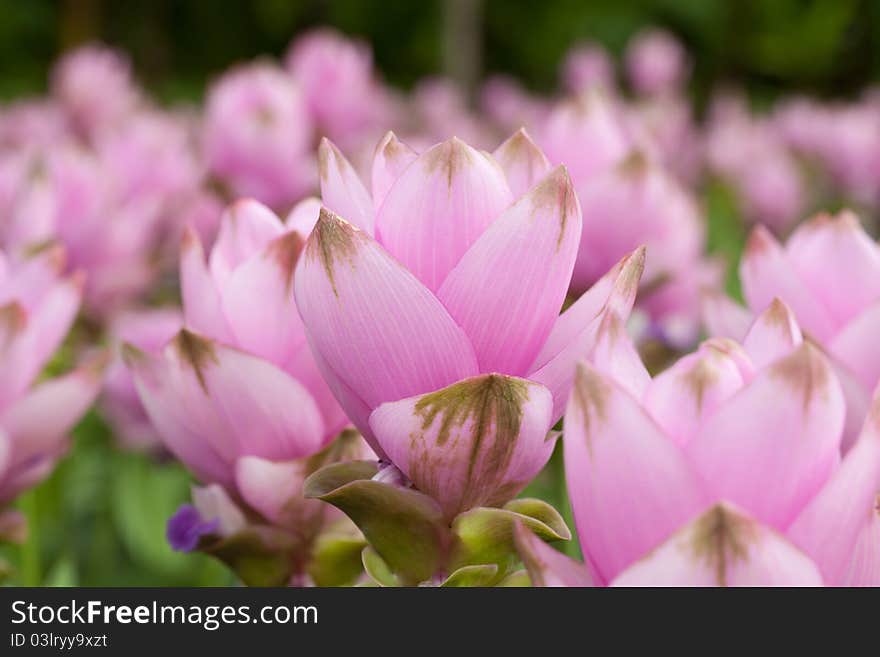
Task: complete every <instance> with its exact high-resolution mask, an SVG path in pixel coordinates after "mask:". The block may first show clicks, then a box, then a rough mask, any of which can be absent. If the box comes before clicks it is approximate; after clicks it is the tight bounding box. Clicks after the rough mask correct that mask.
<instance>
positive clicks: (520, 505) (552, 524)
mask: <svg viewBox="0 0 880 657" xmlns="http://www.w3.org/2000/svg"><path fill="white" fill-rule="evenodd" d="M504 508H505V509H507V510H508V511H513V512H514V513H519V514H520V515H523V516H528V517H529V518H534V519H535V520H537V521H538V522H540V523H542V524H543V525H544V526H545V527H547V528H548V529H549V530H550V531H551V532H552V534H551V536H550V537H549V539H550V540H563V541H568V540H571V530H569V528H568V525H566V524H565V520H563V519H562V515H560V513H559V511H557V510H556V509H554V508H553V507H552V506H551V505H549V504H547V502H545V501H544V500H538V499H534V498H520V499H517V500H511V501H510V502H508V503H507V504H505V505H504ZM534 531H536V533H538V531H537V530H534ZM541 531H544V530H543V529H542V530H541Z"/></svg>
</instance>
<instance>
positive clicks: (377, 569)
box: [361, 545, 400, 586]
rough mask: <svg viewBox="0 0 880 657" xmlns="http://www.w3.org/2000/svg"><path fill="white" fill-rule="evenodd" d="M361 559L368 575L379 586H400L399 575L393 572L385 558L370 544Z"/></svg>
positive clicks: (362, 553)
mask: <svg viewBox="0 0 880 657" xmlns="http://www.w3.org/2000/svg"><path fill="white" fill-rule="evenodd" d="M361 560H362V562H363V564H364V570H365V571H366V572H367V575H369V576H370V578H372V580H373V581H374V582H376V584H378V585H379V586H400V580H399V579H398V578H397V575H395V574H394V573H392V572H391V568H390V567H389V566H388V564H387V563H385V560H384V559H383V558H382V557H380V556H379V553H378V552H376V551H375V550H374V549H373V548H371V547H370V546H369V545H368V546H366V547H365V548H364V549H363V552H361Z"/></svg>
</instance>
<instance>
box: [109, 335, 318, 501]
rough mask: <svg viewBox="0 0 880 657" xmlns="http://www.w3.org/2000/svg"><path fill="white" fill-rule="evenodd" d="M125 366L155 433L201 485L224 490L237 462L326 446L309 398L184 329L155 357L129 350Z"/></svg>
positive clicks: (276, 373)
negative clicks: (214, 485) (209, 483)
mask: <svg viewBox="0 0 880 657" xmlns="http://www.w3.org/2000/svg"><path fill="white" fill-rule="evenodd" d="M126 362H127V364H128V366H129V368H131V369H132V371H133V373H134V378H135V384H136V386H137V389H138V393H139V395H140V398H141V402H142V403H143V405H144V408H145V409H146V411H147V414H148V415H149V416H150V419H151V420H152V422H153V424H154V426H155V427H156V430H157V431H158V433H159V434H160V435H161V436H162V439H163V440H164V441H165V443H166V445H167V446H168V448H169V449H170V450H171V451H172V452H174V453H175V455H177V456H178V458H180V459H181V460H182V461H183V462H184V463H185V464H186V465H187V467H189V468H190V469H192V470H193V472H194V473H195V474H196V476H197V477H199V478H200V479H202V480H204V481H216V482H218V483H221V484H223V485H230V484H231V483H232V481H231V480H232V468H233V466H234V463H235V461H236V460H237V459H238V458H239V457H241V456H247V455H252V456H260V457H263V458H267V459H271V460H289V459H295V458H300V457H302V456H307V455H309V454H313V453H314V452H316V451H318V449H320V448H321V447H322V446H323V444H324V426H323V422H322V421H321V415H320V412H319V411H318V408H317V406H316V404H315V402H314V400H313V399H312V397H311V395H309V393H308V391H307V390H306V389H305V388H303V386H302V385H301V384H300V383H299V382H297V381H296V380H294V379H293V378H291V377H290V376H288V375H287V374H286V373H284V372H283V371H281V370H280V369H278V368H277V367H275V366H274V365H272V364H271V363H269V362H267V361H265V360H262V359H260V358H257V357H255V356H251V355H249V354H246V353H243V352H240V351H238V350H236V349H231V348H229V347H224V346H222V345H220V344H218V343H216V342H213V341H211V340H208V339H206V338H203V337H201V336H199V335H196V334H194V333H191V332H189V331H187V330H182V331H181V332H180V333H178V335H177V337H175V338H174V339H173V340H172V341H171V342H170V343H169V345H168V346H167V347H166V348H165V350H164V353H163V355H162V356H161V357H152V356H149V355H148V354H145V353H143V352H136V351H133V350H132V349H130V348H129V349H128V350H127V354H126Z"/></svg>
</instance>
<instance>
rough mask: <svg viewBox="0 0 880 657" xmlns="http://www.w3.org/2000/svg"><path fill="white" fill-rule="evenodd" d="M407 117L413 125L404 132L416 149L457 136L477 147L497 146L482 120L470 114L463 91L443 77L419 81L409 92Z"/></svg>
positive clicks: (493, 136) (491, 133)
mask: <svg viewBox="0 0 880 657" xmlns="http://www.w3.org/2000/svg"><path fill="white" fill-rule="evenodd" d="M408 114H409V115H414V116H415V117H416V119H415V125H414V126H405V129H406V130H407V134H411V135H412V137H411V138H410V142H411V143H413V144H414V145H416V146H418V147H419V148H425V149H427V148H428V147H429V146H431V145H432V144H434V143H436V142H437V141H438V140H440V139H445V138H446V137H447V136H448V135H460V136H461V139H462V140H464V141H465V142H467V143H469V144H474V146H475V147H480V148H491V146H492V145H493V144H495V143H497V140H496V139H495V135H494V134H493V132H492V130H491V128H490V127H489V126H488V125H487V124H486V123H485V122H484V121H483V120H482V117H480V116H477V115H476V114H474V113H473V112H471V110H470V107H469V106H468V101H467V98H466V97H465V94H464V92H463V90H462V89H460V88H459V86H458V85H457V84H456V83H455V82H453V81H452V80H448V79H446V78H441V77H434V78H425V79H423V80H421V81H420V82H419V83H418V85H416V88H415V89H414V90H413V93H412V98H411V101H410V108H409V110H408Z"/></svg>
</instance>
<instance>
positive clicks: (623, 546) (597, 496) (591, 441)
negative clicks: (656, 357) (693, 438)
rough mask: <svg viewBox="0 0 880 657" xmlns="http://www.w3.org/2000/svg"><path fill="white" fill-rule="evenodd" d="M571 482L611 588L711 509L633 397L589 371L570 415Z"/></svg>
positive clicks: (580, 521)
mask: <svg viewBox="0 0 880 657" xmlns="http://www.w3.org/2000/svg"><path fill="white" fill-rule="evenodd" d="M564 434H565V435H564V438H563V446H564V448H565V474H566V480H567V481H568V491H569V497H570V499H571V505H572V510H573V511H574V518H575V524H576V525H577V531H578V535H579V536H580V539H581V549H582V550H583V551H584V555H585V558H587V559H588V560H589V561H590V563H592V564H594V565H595V567H596V570H597V575H598V577H599V578H600V579H601V581H603V582H608V581H610V580H611V579H613V578H614V577H615V576H617V574H618V573H619V572H620V571H621V570H623V569H624V568H626V567H627V566H629V565H630V564H631V563H632V562H634V561H635V560H636V559H638V558H639V557H641V556H642V555H644V554H645V553H647V552H648V551H649V550H651V549H653V548H654V547H655V546H657V545H659V544H660V542H661V541H663V540H664V539H665V538H666V537H667V536H669V534H671V533H672V532H673V531H674V530H675V529H676V528H677V527H680V526H681V525H682V524H683V523H685V522H686V521H687V520H688V519H689V518H691V517H693V516H694V515H695V514H696V513H698V512H699V511H701V510H702V509H704V508H705V506H706V503H707V498H706V495H705V494H704V492H703V488H702V483H701V482H700V480H699V478H698V477H697V475H696V474H695V473H694V471H693V470H692V469H691V467H690V466H689V465H688V463H687V462H686V460H685V459H684V456H683V455H682V454H681V452H680V451H679V449H678V448H677V447H676V446H675V445H674V444H673V443H672V441H671V440H670V439H669V438H668V437H667V436H666V435H664V434H663V432H662V431H661V430H660V428H659V427H658V426H657V425H656V424H655V423H654V421H653V420H652V419H651V418H650V417H648V415H647V414H646V413H645V411H644V410H643V409H642V408H641V407H640V406H639V404H638V402H637V401H636V400H635V399H633V398H632V397H631V396H630V395H629V394H628V393H627V392H626V391H624V390H623V389H622V388H620V387H619V386H618V385H617V384H616V383H614V382H613V381H612V380H610V379H609V378H608V377H606V376H604V375H603V374H601V373H599V372H598V371H597V370H595V369H593V368H592V367H591V366H590V365H588V364H586V363H582V364H580V365H579V366H578V368H577V375H576V377H575V383H574V389H573V390H572V395H571V400H570V401H569V404H568V409H567V410H566V414H565V425H564Z"/></svg>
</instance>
